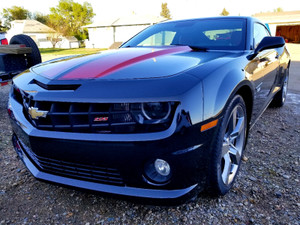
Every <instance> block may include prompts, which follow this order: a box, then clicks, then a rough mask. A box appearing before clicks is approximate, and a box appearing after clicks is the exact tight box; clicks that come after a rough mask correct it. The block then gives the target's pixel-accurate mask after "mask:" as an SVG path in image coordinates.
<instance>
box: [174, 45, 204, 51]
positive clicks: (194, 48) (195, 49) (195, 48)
mask: <svg viewBox="0 0 300 225" xmlns="http://www.w3.org/2000/svg"><path fill="white" fill-rule="evenodd" d="M172 45H175V46H188V47H190V48H191V49H192V50H194V51H203V52H206V51H207V50H208V49H207V48H205V47H201V46H194V45H184V44H172Z"/></svg>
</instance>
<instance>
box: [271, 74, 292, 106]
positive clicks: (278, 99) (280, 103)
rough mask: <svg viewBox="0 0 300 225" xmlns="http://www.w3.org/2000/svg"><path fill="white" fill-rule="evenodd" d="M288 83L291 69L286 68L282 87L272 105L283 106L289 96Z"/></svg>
mask: <svg viewBox="0 0 300 225" xmlns="http://www.w3.org/2000/svg"><path fill="white" fill-rule="evenodd" d="M288 83H289V69H287V70H286V74H285V77H284V79H283V83H282V85H281V89H280V91H278V92H277V93H276V94H275V96H274V98H273V100H272V102H271V104H270V106H271V107H282V106H283V105H284V103H285V100H286V96H287V91H288Z"/></svg>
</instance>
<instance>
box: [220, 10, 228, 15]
mask: <svg viewBox="0 0 300 225" xmlns="http://www.w3.org/2000/svg"><path fill="white" fill-rule="evenodd" d="M220 15H221V16H228V15H229V12H228V11H227V10H226V9H225V8H224V9H223V10H222V12H221V13H220Z"/></svg>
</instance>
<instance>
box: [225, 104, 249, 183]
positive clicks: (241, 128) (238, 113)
mask: <svg viewBox="0 0 300 225" xmlns="http://www.w3.org/2000/svg"><path fill="white" fill-rule="evenodd" d="M245 137H246V123H245V112H244V110H243V108H242V107H241V106H240V105H236V106H235V107H234V109H233V110H232V112H231V115H230V117H229V120H228V123H227V126H226V131H225V135H224V139H223V145H222V155H221V176H222V180H223V183H224V184H225V185H229V184H231V183H232V181H233V180H234V177H235V175H236V173H237V171H238V167H239V164H240V161H241V157H242V151H243V147H244V143H245Z"/></svg>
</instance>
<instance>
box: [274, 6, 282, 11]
mask: <svg viewBox="0 0 300 225" xmlns="http://www.w3.org/2000/svg"><path fill="white" fill-rule="evenodd" d="M274 12H283V9H282V8H281V7H278V8H277V9H274Z"/></svg>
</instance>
